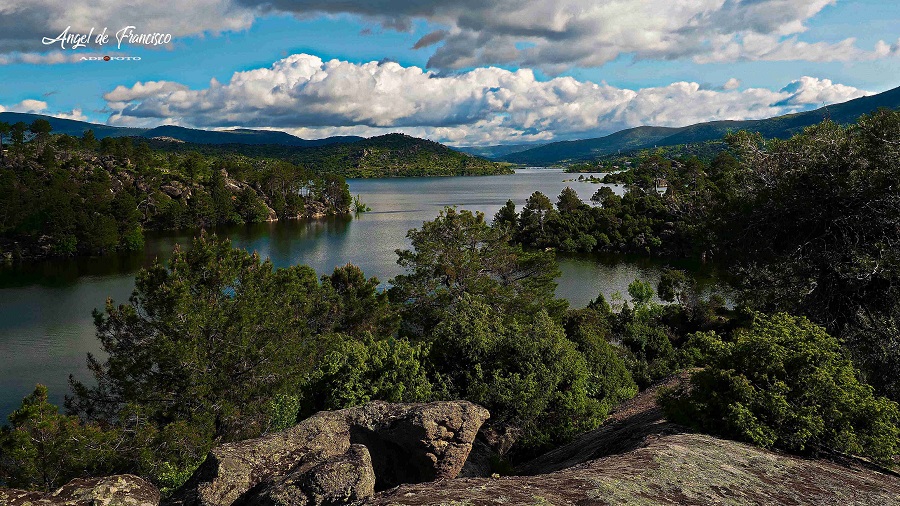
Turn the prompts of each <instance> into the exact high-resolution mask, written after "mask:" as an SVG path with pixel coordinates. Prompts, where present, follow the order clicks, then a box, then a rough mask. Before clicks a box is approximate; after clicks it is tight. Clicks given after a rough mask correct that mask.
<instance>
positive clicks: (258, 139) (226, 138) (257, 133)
mask: <svg viewBox="0 0 900 506" xmlns="http://www.w3.org/2000/svg"><path fill="white" fill-rule="evenodd" d="M39 118H42V119H46V120H47V121H49V122H50V126H52V127H53V133H57V134H68V135H74V136H81V134H83V133H84V132H85V131H87V130H93V131H94V136H95V137H97V138H98V139H102V138H104V137H144V138H147V139H153V138H165V139H170V140H171V139H175V140H179V141H183V142H191V143H194V144H254V145H258V144H277V145H280V146H296V147H312V146H324V145H327V144H343V143H349V142H356V141H360V140H363V139H364V137H355V136H338V137H326V138H324V139H301V138H300V137H297V136H295V135H291V134H289V133H286V132H280V131H277V130H251V129H248V128H237V129H233V130H202V129H199V128H185V127H180V126H175V125H162V126H158V127H155V128H133V127H116V126H109V125H101V124H98V123H88V122H86V121H77V120H71V119H62V118H54V117H53V116H44V115H42V114H28V113H18V112H0V121H5V122H7V123H10V124H12V123H17V122H19V121H22V122H24V123H26V124H31V122H33V121H34V120H36V119H39Z"/></svg>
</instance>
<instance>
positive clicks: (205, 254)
mask: <svg viewBox="0 0 900 506" xmlns="http://www.w3.org/2000/svg"><path fill="white" fill-rule="evenodd" d="M135 284H136V288H135V291H134V293H133V295H132V296H131V298H130V299H129V303H128V304H127V305H119V306H116V305H115V304H113V302H112V301H111V300H110V301H108V302H107V305H106V309H105V311H104V312H103V313H100V312H95V320H96V325H97V336H98V338H99V339H100V342H101V346H102V349H103V351H104V353H105V354H107V355H108V358H107V359H106V360H105V361H103V362H101V361H100V360H99V359H97V358H96V357H94V356H89V360H88V362H89V367H90V369H91V371H92V372H93V374H94V376H95V379H96V386H88V385H85V384H82V383H80V382H78V381H76V380H74V379H73V380H72V381H71V382H72V387H73V392H74V396H73V397H71V398H68V399H67V407H68V408H69V409H71V410H72V411H73V412H75V413H78V414H80V415H82V416H83V417H84V418H85V419H87V420H99V421H103V422H104V423H110V424H115V423H116V421H117V420H118V419H119V417H120V414H121V412H122V411H123V410H124V409H126V407H128V406H137V407H139V408H140V411H141V413H142V415H143V416H145V417H147V418H148V419H149V420H150V421H151V422H152V423H153V424H155V425H156V426H157V427H159V428H160V430H164V429H165V427H167V426H169V425H171V424H173V423H187V424H188V425H189V426H191V427H192V428H196V429H197V430H198V431H204V430H206V431H208V433H210V434H211V437H213V438H214V439H215V440H230V439H235V438H238V437H241V436H256V435H259V434H260V433H261V432H262V430H263V429H264V427H265V425H266V423H267V414H268V413H267V411H266V407H265V406H266V403H265V402H262V400H263V399H267V398H271V397H273V396H274V395H276V394H278V393H288V392H295V391H296V390H297V388H298V386H299V381H300V379H301V378H302V376H303V374H304V373H305V372H306V371H308V370H309V369H310V365H311V361H312V360H313V359H314V356H315V353H314V352H315V350H316V345H317V343H316V341H315V339H316V336H318V335H319V334H321V333H322V332H323V331H327V330H329V329H330V325H331V318H332V317H333V316H332V311H330V310H329V309H328V308H327V307H322V305H323V304H324V303H323V302H322V299H321V297H320V294H319V285H318V281H317V278H316V275H315V272H314V271H313V270H312V269H310V268H309V267H306V266H295V267H290V268H287V269H278V270H274V269H273V267H272V264H271V263H270V262H269V261H262V260H260V258H259V256H258V255H255V254H253V255H251V254H249V253H246V252H244V251H242V250H239V249H232V248H231V245H230V243H229V242H228V241H220V240H218V239H216V238H215V237H214V236H213V237H211V238H207V237H201V238H199V239H195V241H194V244H193V247H192V248H191V249H190V250H188V251H181V250H180V249H177V248H176V250H175V252H174V254H173V256H172V258H171V259H170V261H169V264H168V268H166V267H164V266H162V265H160V264H155V265H153V266H152V267H150V268H148V269H145V270H142V271H141V272H140V273H139V274H138V275H137V279H136V282H135Z"/></svg>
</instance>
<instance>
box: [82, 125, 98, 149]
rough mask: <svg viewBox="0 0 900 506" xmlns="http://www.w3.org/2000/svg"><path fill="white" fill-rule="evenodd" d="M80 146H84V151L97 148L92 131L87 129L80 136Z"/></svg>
mask: <svg viewBox="0 0 900 506" xmlns="http://www.w3.org/2000/svg"><path fill="white" fill-rule="evenodd" d="M81 145H82V146H84V148H85V149H89V150H93V149H96V148H97V137H95V136H94V131H93V130H91V129H87V130H85V131H84V133H83V134H81Z"/></svg>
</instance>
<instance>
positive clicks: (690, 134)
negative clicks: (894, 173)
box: [482, 88, 900, 166]
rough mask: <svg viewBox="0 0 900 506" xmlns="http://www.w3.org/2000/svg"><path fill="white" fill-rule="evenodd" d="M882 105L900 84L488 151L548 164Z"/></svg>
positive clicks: (779, 128)
mask: <svg viewBox="0 0 900 506" xmlns="http://www.w3.org/2000/svg"><path fill="white" fill-rule="evenodd" d="M882 107H887V108H891V109H896V108H898V107H900V88H894V89H892V90H888V91H885V92H883V93H879V94H877V95H870V96H867V97H861V98H857V99H854V100H850V101H848V102H843V103H840V104H834V105H829V106H826V107H821V108H819V109H815V110H813V111H806V112H800V113H794V114H786V115H784V116H776V117H774V118H768V119H761V120H745V121H710V122H706V123H697V124H695V125H690V126H686V127H654V126H639V127H635V128H629V129H626V130H622V131H619V132H616V133H613V134H610V135H607V136H605V137H599V138H595V139H583V140H577V141H561V142H552V143H549V144H544V145H542V146H538V147H534V148H531V149H526V150H522V151H518V152H513V153H508V154H505V155H500V156H489V158H492V159H494V160H502V161H506V162H512V163H517V164H523V165H538V166H544V165H554V164H562V163H568V162H581V161H589V160H595V159H597V158H599V157H602V156H604V155H609V154H614V153H616V152H618V151H630V150H637V149H648V148H653V147H660V146H675V145H679V144H693V143H701V142H706V141H713V140H719V139H721V138H722V137H723V136H724V135H725V134H726V133H728V132H731V131H737V130H749V131H754V132H759V133H761V134H762V135H763V136H764V137H766V138H786V137H790V136H792V135H794V134H796V133H798V132H800V131H801V130H803V129H804V128H806V127H808V126H810V125H814V124H816V123H820V122H821V121H822V120H824V119H831V120H832V121H836V122H838V123H842V124H846V123H852V122H854V121H856V119H857V118H859V117H860V116H862V115H863V114H867V113H870V112H873V111H875V110H877V109H879V108H882ZM482 149H485V148H482Z"/></svg>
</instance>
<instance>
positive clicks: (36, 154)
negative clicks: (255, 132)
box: [0, 119, 351, 259]
mask: <svg viewBox="0 0 900 506" xmlns="http://www.w3.org/2000/svg"><path fill="white" fill-rule="evenodd" d="M0 129H3V130H4V132H0V134H3V135H2V138H3V139H5V140H6V144H5V145H4V150H3V156H2V159H0V248H2V254H3V255H4V256H5V257H6V258H7V259H18V258H34V257H43V256H67V255H74V254H97V253H109V252H112V251H123V250H125V251H128V250H140V249H141V248H143V232H144V230H148V229H178V228H199V227H203V228H209V227H215V226H219V225H229V224H236V223H250V222H259V221H271V220H277V219H285V218H300V217H308V216H321V215H325V214H335V213H347V212H349V209H350V205H351V199H350V194H349V190H348V189H347V184H346V182H345V181H344V179H343V178H342V177H340V176H337V175H333V174H322V173H313V172H311V171H309V170H306V169H304V168H302V167H298V166H296V165H293V164H291V163H289V162H285V161H281V160H274V159H257V158H249V157H246V156H242V155H237V154H227V155H223V156H215V157H214V156H208V155H201V154H199V153H197V152H196V151H185V152H179V153H172V152H169V153H166V152H160V151H154V150H153V149H151V148H150V147H149V145H148V144H147V143H146V142H143V141H140V142H138V143H137V144H135V142H134V141H133V140H132V138H129V137H121V138H112V137H107V138H104V139H102V140H100V141H98V140H97V139H95V138H94V137H93V135H92V132H90V131H88V133H87V134H86V135H83V136H82V137H73V136H69V135H65V134H62V135H55V134H52V133H51V132H52V129H51V127H50V125H49V123H48V122H46V121H44V120H41V119H38V120H35V121H34V122H33V123H32V124H31V125H30V126H26V125H25V124H24V123H17V124H15V125H11V126H10V125H8V124H3V123H0Z"/></svg>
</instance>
